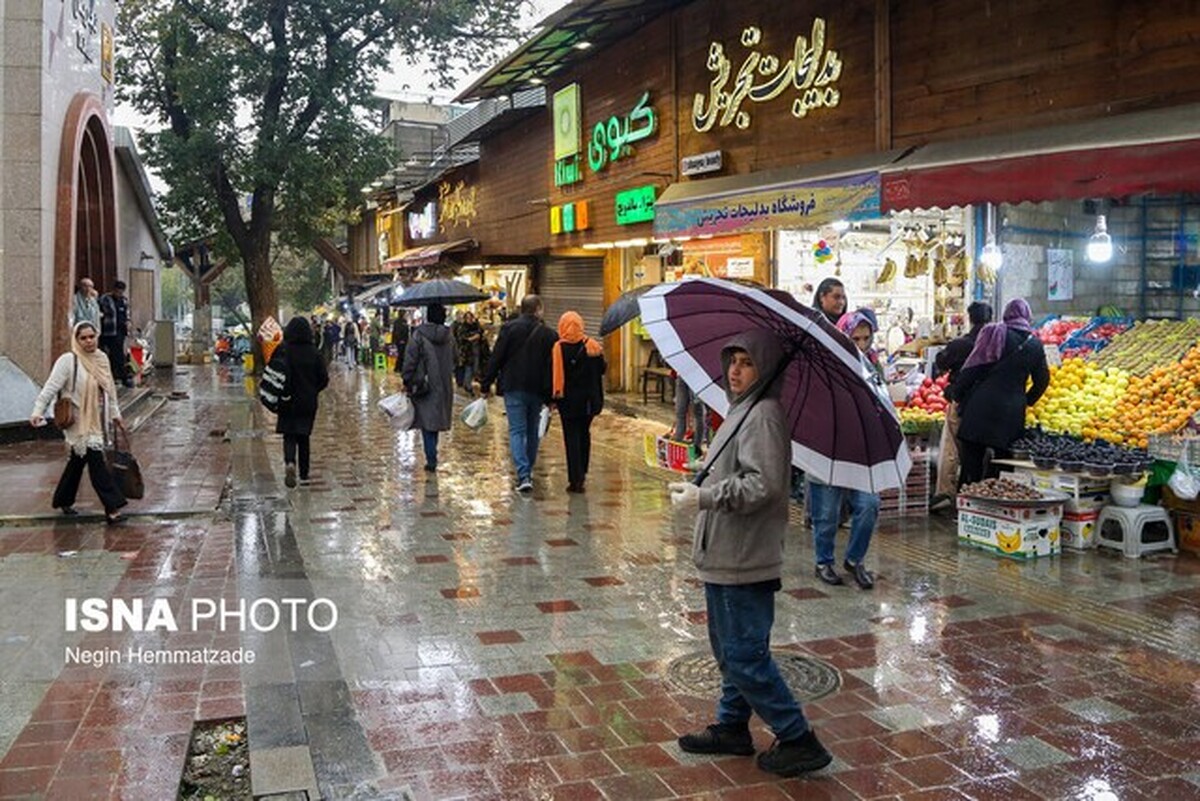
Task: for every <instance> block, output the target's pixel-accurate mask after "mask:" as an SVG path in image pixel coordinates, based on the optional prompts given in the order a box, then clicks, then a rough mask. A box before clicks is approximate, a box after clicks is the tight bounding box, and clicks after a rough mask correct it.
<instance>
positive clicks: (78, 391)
mask: <svg viewBox="0 0 1200 801" xmlns="http://www.w3.org/2000/svg"><path fill="white" fill-rule="evenodd" d="M99 336H100V334H99V331H98V330H97V328H96V326H95V325H94V324H93V323H91V322H89V321H86V320H84V321H82V322H78V323H76V324H75V326H74V327H73V328H72V330H71V352H70V353H64V354H62V355H61V356H59V357H58V359H56V360H55V362H54V366H53V367H52V368H51V370H50V377H49V378H47V379H46V384H45V386H43V387H42V391H41V392H39V393H38V396H37V399H36V400H34V403H33V411H32V412H31V413H30V415H29V422H30V424H32V425H33V426H34V427H40V426H43V425H45V424H46V415H47V414H48V413H50V412H51V410H52V409H53V407H54V405H55V403H56V401H57V399H58V398H59V397H60V395H61V397H63V398H67V399H69V400H70V403H71V408H72V410H73V411H72V421H71V424H70V425H69V426H67V427H66V428H65V429H63V436H64V437H65V438H66V441H67V465H66V467H65V468H63V472H62V476H61V477H60V478H59V479H58V486H57V487H55V489H54V498H53V500H52V501H51V505H52V506H53V507H54V508H55V509H59V510H61V511H62V513H63V514H64V515H69V516H73V515H75V514H77V512H76V511H75V496H76V495H77V494H78V492H79V481H80V479H82V478H83V468H84V467H85V466H86V467H87V470H88V478H89V479H91V482H92V489H94V490H95V491H96V495H97V496H98V497H99V498H100V503H101V504H102V505H103V506H104V518H105V520H107V521H108V522H109V523H117V522H120V520H121V514H120V511H119V510H120V509H121V507H123V506H125V504H126V500H125V496H124V495H122V494H121V490H120V488H119V487H118V486H117V482H116V480H115V479H114V478H113V475H112V472H111V471H110V470H109V469H108V464H107V463H106V462H105V458H104V445H105V441H106V439H107V430H108V426H109V425H116V426H124V423H123V421H122V420H121V407H120V405H119V404H118V403H117V387H116V383H115V382H114V380H113V374H112V367H111V366H110V365H109V362H108V356H107V355H106V354H105V353H104V351H102V350H100V347H99Z"/></svg>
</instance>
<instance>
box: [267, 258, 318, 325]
mask: <svg viewBox="0 0 1200 801" xmlns="http://www.w3.org/2000/svg"><path fill="white" fill-rule="evenodd" d="M272 273H273V274H274V275H275V280H276V281H277V282H278V283H279V298H280V300H281V301H283V302H284V303H287V304H289V305H290V306H291V307H292V308H293V309H295V310H296V311H297V312H305V311H308V310H310V309H312V308H313V307H314V306H317V305H320V304H322V303H325V302H327V301H329V300H330V295H331V294H332V293H331V290H330V285H329V277H328V270H327V269H326V267H325V263H324V261H323V260H322V259H321V257H320V256H318V255H317V254H316V253H314V252H313V251H311V250H300V249H297V248H291V247H280V248H277V249H276V250H275V266H274V268H273V269H272Z"/></svg>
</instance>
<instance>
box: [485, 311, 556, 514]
mask: <svg viewBox="0 0 1200 801" xmlns="http://www.w3.org/2000/svg"><path fill="white" fill-rule="evenodd" d="M542 314H543V308H542V299H541V298H539V297H538V296H537V295H526V296H525V297H524V298H522V299H521V315H520V316H519V317H517V318H516V319H515V320H509V321H508V322H506V323H505V324H504V325H503V326H501V328H500V335H499V337H497V338H496V348H495V350H493V351H492V356H491V358H490V359H488V363H487V367H486V368H484V371H483V375H482V376H481V377H480V379H479V384H480V389H481V390H482V391H483V394H484V395H485V396H486V395H488V394H489V392H490V388H491V386H492V384H493V383H496V382H498V383H497V387H498V391H499V393H500V394H501V395H503V396H504V411H505V414H507V415H508V444H509V450H510V451H511V455H512V460H513V466H514V467H515V468H516V471H517V484H516V488H517V491H518V492H521V493H528V492H533V466H534V464H535V463H536V462H537V453H538V440H539V437H538V422H539V418H540V416H541V411H542V407H543V406H545V405H546V403H547V402H548V401H549V400H550V349H551V348H553V347H554V343H555V342H557V341H558V337H557V336H555V334H554V332H553V331H551V330H550V328H549V327H547V326H546V324H545V323H543V322H542Z"/></svg>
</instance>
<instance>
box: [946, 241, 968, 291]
mask: <svg viewBox="0 0 1200 801" xmlns="http://www.w3.org/2000/svg"><path fill="white" fill-rule="evenodd" d="M970 272H971V265H970V263H969V262H968V261H967V253H966V250H965V249H964V250H960V251H958V255H957V256H955V257H954V265H953V266H952V267H951V268H950V286H952V287H955V288H957V287H960V286H962V285H963V284H965V283H966V282H967V278H968V276H969V275H970Z"/></svg>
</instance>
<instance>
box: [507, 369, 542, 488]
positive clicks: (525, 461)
mask: <svg viewBox="0 0 1200 801" xmlns="http://www.w3.org/2000/svg"><path fill="white" fill-rule="evenodd" d="M543 405H544V404H543V403H542V399H541V397H540V396H538V395H535V394H533V393H532V392H518V391H515V390H514V391H509V392H505V393H504V411H505V413H506V414H507V415H508V448H509V451H510V452H511V453H512V460H513V465H514V466H515V467H516V468H517V481H524V480H525V479H527V478H532V477H533V464H534V462H536V461H537V452H538V422H539V420H538V418H539V417H540V416H541V413H542V406H543Z"/></svg>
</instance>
